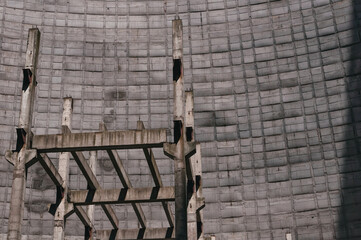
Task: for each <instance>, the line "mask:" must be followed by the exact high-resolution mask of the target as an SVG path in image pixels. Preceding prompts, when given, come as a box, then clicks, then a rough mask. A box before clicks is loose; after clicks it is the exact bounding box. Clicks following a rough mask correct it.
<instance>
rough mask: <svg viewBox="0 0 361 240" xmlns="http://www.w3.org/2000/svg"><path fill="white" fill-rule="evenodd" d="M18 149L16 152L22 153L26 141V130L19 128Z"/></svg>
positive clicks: (17, 132)
mask: <svg viewBox="0 0 361 240" xmlns="http://www.w3.org/2000/svg"><path fill="white" fill-rule="evenodd" d="M16 135H17V139H16V149H15V152H20V150H21V148H22V147H23V146H24V144H25V141H26V132H25V130H24V128H17V129H16Z"/></svg>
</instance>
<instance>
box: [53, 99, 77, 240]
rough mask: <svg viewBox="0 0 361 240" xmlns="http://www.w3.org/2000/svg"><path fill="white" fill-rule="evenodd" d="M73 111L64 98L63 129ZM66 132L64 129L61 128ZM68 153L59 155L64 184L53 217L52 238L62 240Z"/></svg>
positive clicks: (69, 126)
mask: <svg viewBox="0 0 361 240" xmlns="http://www.w3.org/2000/svg"><path fill="white" fill-rule="evenodd" d="M72 112H73V99H72V98H71V97H68V98H64V103H63V115H62V120H61V125H62V126H63V129H64V128H65V129H71V116H72ZM63 132H64V133H66V130H63ZM69 158H70V157H69V153H68V152H62V153H60V155H59V174H60V176H61V177H62V178H63V181H64V184H63V189H64V192H63V193H62V199H61V202H60V204H59V206H58V208H57V209H56V212H55V218H54V234H53V239H54V240H63V239H64V236H65V235H64V231H65V214H66V204H67V198H66V196H67V193H68V187H67V186H68V178H69Z"/></svg>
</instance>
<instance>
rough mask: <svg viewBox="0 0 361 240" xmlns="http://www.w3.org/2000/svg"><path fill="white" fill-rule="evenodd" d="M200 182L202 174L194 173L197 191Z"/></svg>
mask: <svg viewBox="0 0 361 240" xmlns="http://www.w3.org/2000/svg"><path fill="white" fill-rule="evenodd" d="M201 184H202V176H200V175H196V191H198V189H199V187H200V186H201Z"/></svg>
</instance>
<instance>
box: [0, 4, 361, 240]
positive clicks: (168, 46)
mask: <svg viewBox="0 0 361 240" xmlns="http://www.w3.org/2000/svg"><path fill="white" fill-rule="evenodd" d="M360 13H361V3H360V2H359V1H352V0H281V1H277V0H238V1H236V0H209V1H206V0H194V1H181V0H176V1H166V0H165V1H160V0H154V1H145V0H140V1H129V0H128V1H124V0H122V1H114V0H113V1H112V0H109V1H85V0H67V1H65V0H57V1H55V0H42V1H33V0H24V1H15V0H7V1H6V0H0V46H1V54H0V158H1V161H0V171H1V174H0V234H5V233H6V232H7V231H8V216H9V206H10V192H11V183H12V170H13V167H12V166H11V165H10V164H9V163H8V162H7V161H5V158H4V154H5V151H6V150H8V149H14V148H15V144H16V132H15V127H16V126H17V125H18V119H19V112H20V100H21V82H22V70H21V69H22V68H23V66H24V64H25V50H26V41H27V34H28V29H29V28H31V27H32V26H37V27H38V28H39V29H40V31H41V33H42V35H41V42H40V54H39V64H38V71H37V81H38V87H37V97H36V103H35V107H34V111H35V113H34V117H33V132H34V133H35V134H53V133H60V131H61V114H62V104H63V100H62V98H64V97H68V96H71V97H73V99H74V110H73V121H72V129H73V132H81V131H96V130H98V128H99V126H98V124H99V122H101V121H104V122H105V124H106V126H107V128H108V129H109V130H122V129H135V128H136V122H137V120H138V119H140V120H142V121H144V123H145V127H146V128H160V127H162V128H168V129H169V131H168V133H169V135H171V134H172V131H171V128H172V127H173V123H172V121H173V119H172V112H173V84H172V20H173V19H174V18H175V17H176V16H179V17H180V18H181V19H182V20H183V32H184V39H183V47H184V49H183V61H184V86H185V88H186V89H189V88H192V89H193V91H194V108H195V109H194V110H195V113H194V117H195V137H196V140H197V141H200V142H201V147H202V156H203V158H202V167H203V187H204V189H203V194H204V196H205V198H206V207H205V209H204V211H205V213H204V221H205V222H204V231H205V233H206V235H210V234H215V235H216V237H217V239H221V240H227V239H234V240H238V239H242V240H246V239H247V240H255V239H259V240H261V239H262V240H265V239H286V234H288V233H290V234H291V236H292V239H296V240H305V239H323V240H330V239H360V238H361V227H360V226H361V217H360V216H361V215H360V212H361V205H360V199H361V166H360V160H359V159H360V155H361V152H360V151H361V150H360V134H361V122H360V121H361V100H360V99H361V98H360V89H361V83H360V75H361V61H360V60H359V59H360V53H361V42H360V34H359V33H360V16H361V14H360ZM171 139H172V138H171V137H169V139H168V140H169V141H171ZM118 153H119V156H120V157H121V159H122V160H123V164H124V167H125V168H126V170H127V171H128V174H129V177H130V180H131V182H132V184H133V186H134V187H151V186H153V183H152V177H151V175H150V172H149V168H148V166H147V162H146V160H145V158H144V154H143V151H142V150H118ZM84 154H85V157H86V158H87V159H88V158H89V153H87V152H84ZM58 155H59V154H55V153H54V154H49V157H51V159H52V161H53V163H54V165H55V166H58V163H57V161H58V160H57V158H58ZM154 155H155V157H156V159H157V163H158V166H159V170H160V173H161V175H162V180H163V182H164V185H165V186H170V185H173V184H174V178H173V164H172V162H171V160H170V159H169V158H168V157H166V156H164V154H163V152H162V150H161V149H155V150H154ZM98 158H99V161H98V168H97V172H96V173H97V179H98V181H99V183H100V185H101V186H102V187H103V188H115V187H117V188H120V187H122V185H121V183H120V180H119V179H118V177H117V175H116V172H115V171H114V169H113V168H112V164H111V162H110V160H109V158H108V157H107V154H106V153H105V152H99V153H98ZM69 181H70V183H69V184H70V188H71V189H75V190H79V189H86V187H87V186H86V181H85V178H84V177H83V176H82V174H81V172H80V170H79V169H78V168H77V167H76V163H75V162H74V160H73V159H71V160H70V177H69ZM54 201H55V186H54V185H53V183H52V182H51V180H50V179H49V178H48V177H47V176H46V173H45V171H44V170H43V169H42V167H41V166H40V164H38V163H37V164H36V165H34V166H32V167H31V168H30V170H29V173H28V177H27V190H26V198H25V212H24V222H23V227H22V231H23V234H24V235H25V236H29V239H39V236H43V238H44V239H50V238H49V236H51V235H52V233H53V224H54V222H53V216H51V215H50V214H49V213H47V204H49V203H52V202H54ZM142 207H143V210H144V213H145V215H146V217H147V219H148V220H149V226H151V227H156V228H158V227H168V226H167V219H166V216H165V214H164V212H163V208H162V205H161V204H160V203H159V204H158V203H152V204H149V205H148V204H142ZM172 207H173V208H174V205H173V206H172ZM114 210H115V211H116V213H117V216H118V218H119V220H120V222H119V226H120V228H137V227H138V222H137V217H136V215H135V213H134V210H133V208H132V207H131V206H130V205H129V206H128V205H117V206H116V207H115V208H114ZM173 210H174V209H173ZM94 211H95V219H96V222H95V228H96V229H109V228H111V224H110V222H109V221H108V220H107V217H106V216H105V214H104V212H103V210H102V209H101V207H98V206H96V207H95V210H94ZM75 224H76V225H80V224H81V223H80V221H79V220H78V219H77V217H76V216H75V215H73V216H71V217H70V219H69V220H68V221H67V225H66V234H67V236H70V237H72V238H75V239H76V237H77V236H81V235H83V233H84V229H83V228H82V227H76V228H74V227H73V226H75ZM1 236H3V235H1ZM288 236H289V235H288Z"/></svg>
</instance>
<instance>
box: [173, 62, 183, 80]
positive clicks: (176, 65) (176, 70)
mask: <svg viewBox="0 0 361 240" xmlns="http://www.w3.org/2000/svg"><path fill="white" fill-rule="evenodd" d="M181 74H182V60H180V59H173V81H178V79H179V78H180V76H181Z"/></svg>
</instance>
